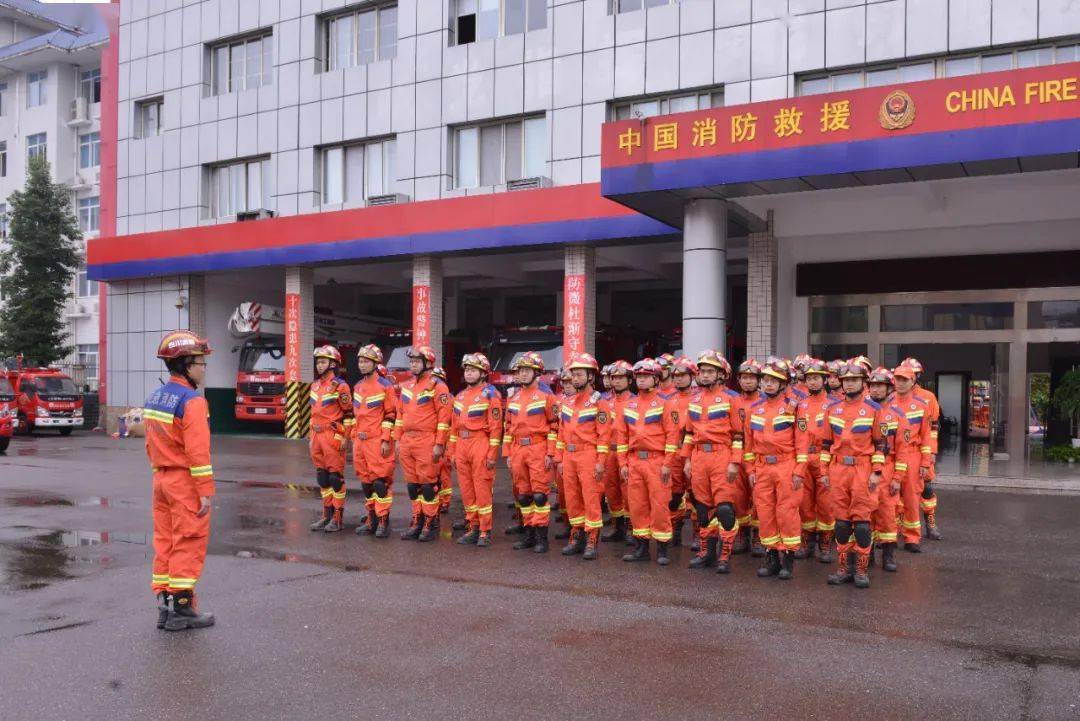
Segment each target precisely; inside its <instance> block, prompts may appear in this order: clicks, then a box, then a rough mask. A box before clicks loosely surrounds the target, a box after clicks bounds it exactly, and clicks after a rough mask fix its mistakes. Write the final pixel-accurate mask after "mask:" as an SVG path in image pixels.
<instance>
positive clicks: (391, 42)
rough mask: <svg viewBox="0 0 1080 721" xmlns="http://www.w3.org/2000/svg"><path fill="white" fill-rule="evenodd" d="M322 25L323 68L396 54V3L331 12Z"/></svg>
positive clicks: (352, 65) (358, 62) (366, 61)
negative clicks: (324, 44)
mask: <svg viewBox="0 0 1080 721" xmlns="http://www.w3.org/2000/svg"><path fill="white" fill-rule="evenodd" d="M325 28H326V31H325V35H324V42H325V43H326V49H327V52H326V64H325V68H326V69H327V70H337V69H339V68H351V67H355V66H357V65H367V64H368V63H373V62H375V61H376V60H390V59H391V58H394V57H396V56H397V5H384V6H382V7H375V8H365V9H364V10H362V11H359V12H357V11H353V12H347V13H343V14H340V15H334V16H333V17H329V18H327V19H326V24H325Z"/></svg>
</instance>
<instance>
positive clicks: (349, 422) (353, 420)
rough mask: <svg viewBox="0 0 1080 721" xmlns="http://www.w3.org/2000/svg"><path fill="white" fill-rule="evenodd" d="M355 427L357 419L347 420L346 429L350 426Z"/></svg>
mask: <svg viewBox="0 0 1080 721" xmlns="http://www.w3.org/2000/svg"><path fill="white" fill-rule="evenodd" d="M355 425H356V419H355V418H346V419H345V427H346V428H348V427H349V426H355Z"/></svg>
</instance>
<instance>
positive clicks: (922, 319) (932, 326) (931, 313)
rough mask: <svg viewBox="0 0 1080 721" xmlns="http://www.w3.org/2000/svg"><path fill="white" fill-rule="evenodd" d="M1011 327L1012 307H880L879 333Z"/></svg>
mask: <svg viewBox="0 0 1080 721" xmlns="http://www.w3.org/2000/svg"><path fill="white" fill-rule="evenodd" d="M1012 327H1013V304H1012V303H929V304H925V305H883V306H881V330H882V331H937V330H943V331H948V330H1008V329H1010V328H1012Z"/></svg>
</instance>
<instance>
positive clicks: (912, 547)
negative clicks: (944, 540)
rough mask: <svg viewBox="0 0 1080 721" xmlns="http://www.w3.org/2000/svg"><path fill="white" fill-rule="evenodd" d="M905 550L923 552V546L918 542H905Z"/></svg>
mask: <svg viewBox="0 0 1080 721" xmlns="http://www.w3.org/2000/svg"><path fill="white" fill-rule="evenodd" d="M904 550H905V551H907V552H908V553H922V546H920V545H919V544H917V543H905V544H904Z"/></svg>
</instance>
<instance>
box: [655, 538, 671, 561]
mask: <svg viewBox="0 0 1080 721" xmlns="http://www.w3.org/2000/svg"><path fill="white" fill-rule="evenodd" d="M667 547H668V545H667V543H666V542H664V541H657V542H656V565H657V566H666V565H668V564H669V563H671V559H670V558H668V555H667Z"/></svg>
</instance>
